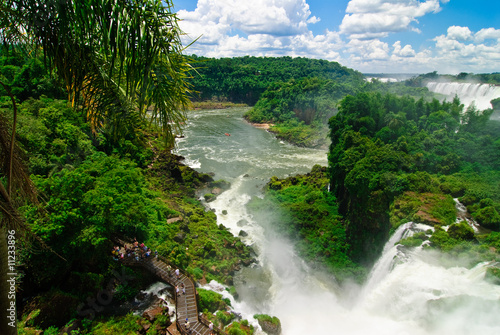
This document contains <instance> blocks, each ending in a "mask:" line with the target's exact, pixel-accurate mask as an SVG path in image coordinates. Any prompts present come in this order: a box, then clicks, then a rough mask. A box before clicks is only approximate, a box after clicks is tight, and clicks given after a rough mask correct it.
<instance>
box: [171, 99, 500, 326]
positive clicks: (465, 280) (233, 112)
mask: <svg viewBox="0 0 500 335" xmlns="http://www.w3.org/2000/svg"><path fill="white" fill-rule="evenodd" d="M244 110H245V109H241V108H232V109H224V110H202V111H193V112H190V114H189V121H188V123H187V126H186V129H185V137H184V138H181V139H179V141H178V147H177V153H178V154H179V155H182V156H184V157H185V163H186V164H187V165H189V166H191V167H193V168H195V169H196V170H198V171H200V172H205V173H206V172H214V173H215V179H224V180H226V181H229V182H231V188H230V189H229V190H227V191H226V192H224V193H222V194H221V195H220V196H219V197H218V198H217V200H215V201H214V202H211V203H209V204H208V205H209V206H210V208H212V209H214V210H215V212H216V214H217V220H218V223H221V224H223V225H224V226H226V227H228V228H229V229H230V231H231V232H232V233H233V234H235V235H238V234H239V233H240V230H244V231H245V232H246V233H248V236H246V237H244V238H242V239H243V241H244V242H245V243H246V244H249V245H252V246H253V247H254V248H255V250H256V252H257V254H258V262H257V263H258V264H255V265H254V266H252V267H249V268H245V269H243V270H242V271H240V272H239V273H238V274H237V275H236V276H235V287H236V290H237V292H238V295H239V299H238V300H236V301H235V300H234V299H232V297H230V298H231V300H232V305H233V307H234V310H235V311H236V312H238V313H241V314H242V316H243V317H244V318H246V319H249V320H250V322H252V323H253V324H254V325H257V324H256V322H255V320H253V318H252V316H253V315H254V314H257V313H265V314H269V315H272V316H277V317H278V318H280V320H281V323H282V329H283V334H284V335H296V334H297V335H298V334H346V335H350V334H384V335H385V334H387V335H392V334H398V335H402V334H407V335H428V334H432V335H437V334H439V335H443V334H444V335H447V334H450V335H451V334H454V335H467V334H482V335H490V334H491V335H493V334H495V335H498V334H500V318H499V317H498V315H500V286H497V285H492V284H490V283H487V282H486V281H485V280H484V274H485V271H486V268H487V267H488V266H498V265H497V264H494V263H484V264H479V265H477V266H476V267H474V268H472V269H469V268H466V267H461V266H459V265H457V264H456V262H454V263H453V262H451V261H447V257H446V255H440V254H438V253H437V252H429V251H424V250H422V249H416V250H413V251H411V252H409V251H407V250H406V251H405V250H402V248H399V247H397V246H394V243H395V242H397V238H395V239H393V240H392V241H390V242H388V244H387V245H386V247H385V249H384V253H383V255H382V256H381V258H380V260H379V262H378V263H377V265H376V266H375V267H374V269H373V270H372V273H371V274H370V278H369V280H368V281H367V284H366V285H365V287H359V286H358V285H356V284H354V283H353V284H346V285H343V286H342V287H339V285H338V284H337V282H336V280H335V278H334V277H333V276H332V275H329V274H327V273H323V272H321V271H319V270H314V269H311V268H310V267H309V266H308V265H307V264H306V263H305V262H304V261H303V260H302V259H301V258H300V257H298V256H297V254H296V253H295V251H294V243H293V241H290V240H288V239H286V238H284V237H283V236H281V235H280V234H278V233H277V232H275V231H274V230H273V227H271V226H269V224H268V221H267V220H265V219H260V220H256V219H255V218H256V217H257V216H255V215H253V214H252V213H250V212H249V211H248V209H247V208H246V204H247V203H248V201H249V200H250V199H251V197H254V196H262V186H264V184H265V183H266V182H267V181H268V180H269V179H270V178H271V177H272V176H277V177H285V176H287V175H293V174H297V173H304V172H307V171H310V169H311V167H312V166H313V165H314V164H320V165H324V166H326V164H327V153H326V151H324V150H314V149H306V148H297V147H294V146H292V145H289V144H286V143H283V142H282V141H279V140H277V139H276V138H275V137H274V136H273V135H272V134H270V133H268V132H267V131H265V130H263V129H258V128H255V127H253V126H252V125H250V124H248V123H246V122H245V121H244V120H243V118H242V114H243V112H244ZM226 211H227V213H226ZM270 215H279V209H278V208H276V210H275V211H273V212H271V213H264V214H263V215H262V213H261V215H258V217H259V218H266V217H268V216H270ZM429 228H430V227H427V226H422V225H418V224H412V223H408V224H407V225H406V226H403V227H401V230H400V231H398V232H397V234H395V236H403V235H408V234H411V233H413V232H414V231H421V230H423V231H425V230H427V229H429ZM209 286H210V288H212V289H214V290H219V291H221V292H222V293H224V294H225V295H226V296H227V293H226V292H223V291H222V288H221V285H217V284H216V283H211V284H210V285H209Z"/></svg>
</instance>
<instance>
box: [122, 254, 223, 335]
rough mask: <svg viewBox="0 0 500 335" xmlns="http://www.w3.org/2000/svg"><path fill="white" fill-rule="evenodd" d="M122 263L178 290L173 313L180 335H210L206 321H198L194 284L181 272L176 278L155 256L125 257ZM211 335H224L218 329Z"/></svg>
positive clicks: (160, 259)
mask: <svg viewBox="0 0 500 335" xmlns="http://www.w3.org/2000/svg"><path fill="white" fill-rule="evenodd" d="M123 263H124V264H126V265H136V266H142V267H144V268H146V269H147V270H149V271H150V272H152V273H154V274H156V275H157V276H158V277H159V278H160V279H161V280H163V281H165V282H167V283H169V284H170V285H172V286H173V287H174V288H175V287H178V288H179V294H176V297H175V312H176V319H177V320H176V323H177V329H178V330H179V331H180V332H181V333H182V334H190V335H210V330H209V329H208V321H206V320H200V318H199V315H198V303H197V301H196V297H197V293H196V288H195V286H194V282H193V280H192V279H191V278H190V277H189V276H188V275H187V274H186V273H185V272H184V271H183V270H181V269H179V278H177V277H176V275H175V270H174V268H172V267H169V265H167V264H166V263H165V262H164V261H163V260H162V258H161V257H158V258H156V257H155V256H150V257H149V258H147V259H140V260H139V261H137V260H136V259H135V258H134V257H127V258H124V259H123ZM169 269H170V271H169ZM182 284H184V287H185V291H186V293H185V294H184V293H183V291H182ZM174 294H175V289H174ZM186 319H188V321H189V330H187V329H186V327H185V320H186ZM214 328H215V327H214ZM213 334H224V333H223V332H221V331H219V330H218V329H214V330H213Z"/></svg>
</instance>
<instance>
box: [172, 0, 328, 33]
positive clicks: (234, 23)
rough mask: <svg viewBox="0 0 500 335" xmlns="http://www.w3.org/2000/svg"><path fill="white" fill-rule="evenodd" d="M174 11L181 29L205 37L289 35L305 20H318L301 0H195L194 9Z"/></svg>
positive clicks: (302, 28)
mask: <svg viewBox="0 0 500 335" xmlns="http://www.w3.org/2000/svg"><path fill="white" fill-rule="evenodd" d="M178 15H179V17H180V18H181V19H182V20H183V21H182V22H181V27H182V29H183V30H184V31H185V32H187V33H188V34H194V35H201V34H203V39H208V40H210V39H213V38H214V36H213V35H210V34H215V35H216V37H219V36H220V34H231V33H232V32H234V31H240V32H242V33H243V34H246V35H250V34H269V35H274V36H293V35H296V34H300V33H304V32H306V31H307V24H308V23H316V22H318V21H319V19H318V18H316V17H314V16H313V17H310V16H311V12H310V10H309V5H308V4H307V3H306V1H305V0H274V1H266V0H253V1H245V2H243V1H239V0H199V1H198V5H197V7H196V9H195V10H194V11H192V12H189V11H185V10H180V11H179V12H178ZM207 26H208V28H209V29H206V28H207ZM211 28H212V29H211ZM207 35H208V36H207Z"/></svg>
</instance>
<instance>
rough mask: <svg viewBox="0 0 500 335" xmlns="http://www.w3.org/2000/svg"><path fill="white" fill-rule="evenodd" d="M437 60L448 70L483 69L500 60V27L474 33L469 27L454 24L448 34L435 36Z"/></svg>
mask: <svg viewBox="0 0 500 335" xmlns="http://www.w3.org/2000/svg"><path fill="white" fill-rule="evenodd" d="M433 40H434V42H435V43H436V48H437V56H436V58H435V60H436V62H439V63H441V64H442V65H443V67H444V68H445V69H447V71H450V72H458V71H463V70H462V69H463V68H464V67H466V68H467V71H473V72H474V71H481V70H482V69H484V68H487V67H491V64H494V63H497V62H499V61H500V29H494V28H485V29H481V30H480V31H478V32H476V33H473V32H472V31H471V30H470V29H469V28H468V27H459V26H452V27H449V28H448V30H447V34H446V35H439V36H437V37H435V38H434V39H433Z"/></svg>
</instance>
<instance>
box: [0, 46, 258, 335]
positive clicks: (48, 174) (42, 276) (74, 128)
mask: <svg viewBox="0 0 500 335" xmlns="http://www.w3.org/2000/svg"><path fill="white" fill-rule="evenodd" d="M1 51H2V55H1V57H0V65H1V66H0V79H1V82H2V84H3V85H2V86H1V88H0V119H1V122H2V124H1V127H0V128H1V130H2V132H3V131H5V133H6V134H10V131H11V128H7V125H11V124H13V123H15V124H16V126H17V127H16V134H15V135H16V144H17V147H16V150H17V149H19V153H17V151H16V154H18V155H20V156H23V157H24V158H25V159H26V162H27V169H28V171H27V172H28V173H29V174H31V179H32V183H33V184H32V185H33V186H34V187H36V190H37V192H38V194H39V201H38V202H36V201H35V202H31V203H30V202H27V201H24V202H17V203H16V204H19V205H18V206H19V207H18V209H17V210H18V211H19V213H20V214H21V215H22V217H23V219H22V222H23V223H25V224H26V225H27V227H29V228H30V229H29V230H30V233H29V234H27V235H26V239H24V238H23V236H22V235H21V234H20V235H18V236H17V237H18V241H17V243H18V249H17V250H18V257H20V260H19V266H18V268H17V271H18V272H19V273H20V274H21V276H20V277H19V278H17V283H18V284H19V291H18V294H17V302H18V311H19V319H22V321H21V322H20V323H19V331H20V332H21V333H26V334H35V333H40V331H41V330H43V329H45V332H46V333H47V334H52V333H58V332H59V330H60V329H61V327H62V326H64V325H65V324H67V323H68V325H69V324H70V323H71V324H73V323H74V324H76V326H75V327H76V328H75V329H79V330H78V331H79V333H81V334H85V333H96V334H97V333H102V334H104V333H117V332H120V333H121V332H123V333H127V332H135V331H138V330H141V331H142V329H143V327H142V324H148V323H149V321H147V320H145V319H143V318H142V317H135V316H131V315H128V316H125V315H119V314H116V315H115V316H114V317H112V318H110V315H114V314H115V313H114V310H116V309H117V308H118V305H119V304H120V303H124V302H125V301H127V300H130V299H132V298H133V297H134V296H135V295H136V294H137V293H138V292H139V290H141V289H143V288H145V287H146V285H148V284H150V283H151V282H152V280H153V278H154V277H152V276H151V274H149V273H146V272H143V271H141V270H137V269H135V270H133V271H131V270H127V269H126V268H123V267H122V266H121V265H120V263H119V262H117V261H116V260H114V259H113V257H111V250H112V247H113V245H114V243H116V242H115V241H116V239H117V238H120V239H125V240H130V239H132V238H137V239H138V240H139V241H141V242H144V243H145V244H146V245H147V246H148V247H150V248H152V249H153V250H157V251H158V252H159V254H160V255H163V256H165V257H167V259H168V260H169V261H170V262H172V263H173V264H175V265H176V266H180V267H183V268H184V269H186V270H187V271H188V272H189V273H190V274H191V275H193V276H194V277H195V278H196V279H198V280H200V281H210V280H212V279H216V280H218V281H219V282H222V283H225V284H227V285H232V275H233V273H234V272H235V271H237V270H238V269H239V268H240V267H241V266H243V265H248V264H250V262H252V261H253V256H252V250H251V249H250V248H249V247H247V246H245V245H244V244H243V243H241V241H240V240H239V238H237V237H234V236H233V235H232V234H231V233H230V232H229V231H227V230H226V229H225V228H224V227H222V226H219V225H218V224H217V222H216V216H215V214H214V213H212V212H210V211H206V210H205V207H204V206H202V205H201V204H200V203H199V201H198V200H197V197H198V195H197V188H199V187H201V186H204V187H215V186H217V185H219V184H220V182H214V181H213V180H212V178H211V177H210V176H209V175H206V174H199V173H197V172H196V171H194V170H192V169H190V168H189V167H187V166H184V165H183V164H182V163H181V161H182V157H177V156H175V155H172V154H171V153H170V151H169V150H166V149H169V147H170V145H171V142H169V140H168V136H167V141H165V136H162V131H163V130H162V128H161V127H160V128H158V127H155V126H154V124H153V126H152V127H151V128H147V127H145V124H144V123H142V122H141V121H138V123H137V124H136V125H137V128H135V129H134V130H135V131H134V132H132V133H127V132H123V133H120V134H119V135H120V136H118V137H117V136H116V135H117V133H116V132H114V131H113V129H114V130H116V129H117V128H116V127H113V126H112V125H111V123H108V126H110V127H111V128H109V127H104V128H99V127H95V126H96V125H95V124H94V125H93V124H92V123H91V122H90V121H91V119H90V118H89V117H88V114H86V113H85V111H82V109H81V107H82V106H73V104H72V103H71V102H68V101H67V100H62V99H64V98H66V97H67V96H68V91H67V90H65V89H63V88H61V87H63V86H64V85H62V82H61V81H60V77H58V76H57V75H55V74H54V73H53V72H51V71H48V70H47V67H46V64H45V63H44V62H43V61H44V58H43V57H42V55H39V56H38V57H34V58H26V57H25V55H24V53H22V52H21V50H17V49H12V48H11V49H9V48H2V49H1ZM164 98H165V97H164ZM13 100H14V101H15V103H16V104H15V105H13ZM14 110H15V111H17V114H16V119H13V115H14V113H13V111H14ZM170 135H172V133H170ZM2 136H3V133H2ZM4 150H5V152H8V148H7V147H3V146H2V151H1V153H2V157H3V153H4ZM4 168H5V166H4V165H2V167H1V169H2V171H1V172H2V174H1V179H0V182H1V183H2V186H4V185H7V184H8V183H7V182H6V179H8V178H9V176H8V175H7V172H6V171H7V170H8V169H4ZM15 172H17V171H15ZM5 175H7V176H6V177H4V176H5ZM30 185H31V184H30ZM29 187H31V186H29ZM33 189H34V188H33ZM2 204H3V203H2ZM2 209H4V208H2ZM2 217H3V214H2ZM19 232H20V231H19ZM125 273H127V275H126V276H127V277H125V278H130V280H128V281H125V282H123V281H120V280H116V279H114V278H115V277H116V276H117V275H118V276H119V277H120V276H124V274H125ZM103 290H104V291H105V292H112V302H111V303H109V304H104V305H103V306H99V305H98V307H96V308H95V309H94V311H95V313H92V316H95V318H94V320H93V321H92V318H91V319H90V320H84V322H80V320H79V319H81V318H83V317H84V316H85V315H87V316H88V314H85V313H83V314H82V310H85V308H87V307H89V306H88V305H86V302H89V304H90V301H91V297H95V296H96V294H99V293H100V292H103ZM3 300H5V299H3ZM87 311H88V309H87ZM74 318H77V319H78V320H77V322H70V321H71V320H72V319H74ZM168 324H170V321H169V319H168V316H165V317H159V318H158V319H157V320H156V321H155V322H154V324H151V323H149V326H151V331H150V334H153V333H154V331H156V329H157V327H159V328H158V329H161V328H162V327H163V328H164V327H165V326H168ZM149 326H148V327H149Z"/></svg>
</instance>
